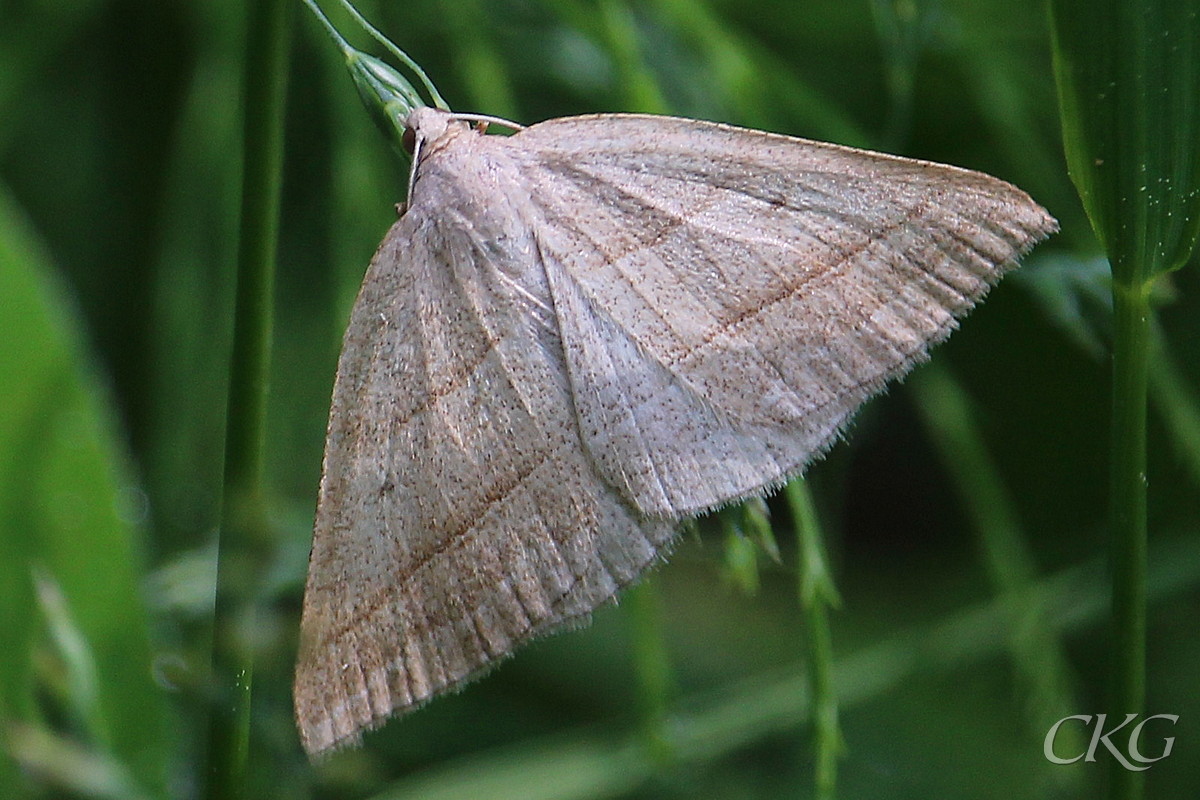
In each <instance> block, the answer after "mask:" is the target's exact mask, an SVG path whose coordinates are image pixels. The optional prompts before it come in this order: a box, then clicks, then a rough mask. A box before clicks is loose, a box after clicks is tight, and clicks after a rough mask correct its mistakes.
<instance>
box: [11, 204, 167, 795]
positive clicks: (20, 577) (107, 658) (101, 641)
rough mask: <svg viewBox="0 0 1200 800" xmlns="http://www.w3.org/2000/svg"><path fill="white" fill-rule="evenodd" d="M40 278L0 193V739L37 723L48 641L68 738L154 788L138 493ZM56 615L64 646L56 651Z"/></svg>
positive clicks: (159, 772) (155, 712)
mask: <svg viewBox="0 0 1200 800" xmlns="http://www.w3.org/2000/svg"><path fill="white" fill-rule="evenodd" d="M52 277H53V271H52V269H51V268H50V267H49V265H48V263H47V259H46V258H45V257H44V255H43V254H42V252H41V248H40V247H39V244H38V242H37V241H36V239H35V238H34V237H33V236H32V235H31V234H30V232H29V231H28V230H26V227H25V223H24V220H23V218H22V216H21V214H20V213H19V212H18V211H17V209H16V208H15V207H14V206H13V204H12V202H11V201H10V200H9V198H8V195H7V193H6V192H4V191H3V189H2V187H0V297H3V298H4V303H5V312H4V313H3V314H0V341H3V342H4V346H3V347H2V348H0V642H3V643H4V655H3V657H0V736H3V735H4V731H5V729H7V728H8V727H9V725H15V724H18V723H28V724H37V723H38V722H39V715H38V707H37V703H36V701H35V687H36V685H37V683H38V671H37V670H38V668H43V670H44V662H39V661H35V659H34V653H35V649H37V647H38V645H39V643H41V642H42V641H44V640H49V641H53V642H56V644H57V646H58V647H57V649H58V653H59V656H60V658H63V657H65V659H66V662H65V667H64V669H65V670H66V671H67V673H68V675H69V680H71V681H73V682H74V686H75V689H73V690H72V691H70V692H68V693H66V694H65V695H64V696H65V697H66V698H67V700H66V702H67V703H68V704H69V705H72V706H81V707H68V708H66V709H65V711H67V712H68V717H67V718H68V719H71V720H73V721H74V722H75V725H74V728H73V729H72V730H70V731H68V732H69V733H70V734H71V735H72V736H74V737H76V738H77V739H81V740H82V742H81V745H82V746H85V747H86V748H87V749H88V750H89V751H91V752H94V753H96V754H97V755H98V756H100V757H103V758H106V759H111V760H113V761H115V762H116V763H119V764H121V765H122V766H123V768H124V769H125V770H127V771H128V774H130V775H131V776H133V779H134V781H136V783H137V784H138V785H139V786H140V787H141V790H142V791H143V792H147V793H150V794H153V795H156V796H160V795H161V794H162V793H163V792H164V790H165V782H166V764H167V757H168V749H167V741H168V740H167V738H166V737H165V736H164V724H165V703H164V699H163V696H162V694H161V692H160V691H159V689H158V688H157V687H156V685H155V683H154V680H153V677H152V668H151V650H150V639H149V621H148V617H147V613H146V606H145V603H144V600H143V597H142V591H141V586H140V582H141V576H142V574H143V560H142V557H141V553H140V552H139V544H140V541H139V537H138V536H137V533H138V530H137V524H136V520H137V518H138V517H139V516H140V515H141V513H142V509H141V503H142V500H141V498H142V493H141V492H140V491H139V489H138V488H137V486H136V484H135V483H134V481H133V480H132V478H131V476H130V472H129V469H128V465H127V464H126V463H125V461H124V458H123V457H122V454H121V453H120V451H119V448H118V447H117V444H116V437H115V435H114V427H115V426H114V419H113V416H114V415H113V413H112V409H111V408H110V407H109V405H108V403H107V402H106V397H105V394H104V392H103V391H101V385H100V382H99V381H98V380H97V378H96V376H95V375H94V374H92V373H91V372H90V370H89V369H88V367H87V365H86V362H85V359H84V357H83V355H82V350H83V348H82V346H81V344H80V340H81V336H80V335H79V332H78V331H77V330H76V327H77V321H76V320H75V319H74V317H73V315H72V313H71V309H70V307H69V304H68V303H66V302H65V300H64V297H63V291H62V288H61V287H60V286H58V285H56V284H55V283H54V281H53V280H52ZM35 572H36V576H37V579H38V583H39V584H41V585H42V586H43V587H45V586H49V585H53V587H54V591H55V592H61V603H59V602H58V601H55V602H54V603H53V604H52V607H53V608H55V609H58V610H57V611H55V612H54V614H52V615H51V617H53V619H51V620H50V622H49V624H48V623H47V619H48V618H47V615H46V611H47V607H46V606H45V603H43V607H42V608H41V610H39V605H38V602H37V600H36V596H35ZM43 600H45V593H44V592H43ZM68 619H69V623H70V626H71V630H72V631H73V632H74V633H73V634H72V639H73V644H72V645H71V647H70V648H68V650H64V648H63V647H62V643H63V641H64V639H63V635H64V631H66V630H67V628H66V627H65V626H64V624H65V622H66V621H67V620H68ZM56 620H57V622H56ZM50 628H54V630H50ZM76 634H77V638H75V637H76ZM80 664H87V665H88V667H87V669H88V670H92V669H94V681H92V680H91V679H87V680H85V681H81V680H80V676H81V675H82V674H83V673H81V672H80V669H79V665H80ZM85 685H86V686H87V691H86V692H81V691H78V687H80V686H85ZM3 750H4V752H3V754H0V770H2V771H0V781H5V780H6V779H11V778H13V777H14V773H13V771H12V763H11V762H9V761H8V760H7V759H8V754H9V752H11V751H9V750H8V748H3ZM8 785H11V784H8ZM0 794H4V796H5V797H11V796H14V794H10V793H8V792H7V791H0Z"/></svg>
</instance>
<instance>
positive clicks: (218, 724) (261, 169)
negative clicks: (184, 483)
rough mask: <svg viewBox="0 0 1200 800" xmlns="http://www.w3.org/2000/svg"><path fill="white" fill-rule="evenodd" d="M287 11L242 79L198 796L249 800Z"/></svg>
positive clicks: (268, 20)
mask: <svg viewBox="0 0 1200 800" xmlns="http://www.w3.org/2000/svg"><path fill="white" fill-rule="evenodd" d="M290 9H291V3H290V2H288V0H259V1H258V2H253V3H251V4H250V5H249V6H248V8H247V12H248V16H247V19H248V29H247V38H246V46H247V50H246V61H245V73H244V86H245V106H244V109H243V114H244V118H243V129H242V140H243V144H242V147H243V151H242V152H243V166H242V170H243V172H242V201H241V212H240V218H241V226H242V227H241V232H240V234H239V241H238V256H237V289H236V295H235V297H236V299H235V307H234V330H233V353H232V358H231V362H230V376H229V402H228V413H227V416H226V433H225V470H224V487H223V497H222V508H221V533H220V540H219V543H218V553H217V593H216V602H215V613H214V621H213V674H214V678H215V680H216V682H217V683H216V696H215V702H214V705H213V709H212V714H211V718H210V723H209V739H208V743H209V751H208V759H209V760H208V765H207V767H208V771H207V775H206V776H205V778H206V780H205V790H204V796H205V797H206V798H209V800H227V799H228V798H237V797H245V796H246V794H247V777H248V776H247V770H248V761H249V738H250V702H251V695H252V687H253V670H254V661H253V649H252V647H250V646H249V644H248V642H239V639H240V638H241V637H238V636H236V634H237V633H238V632H239V630H241V631H243V632H244V631H245V630H246V629H245V627H244V626H246V625H247V622H251V623H252V621H253V601H252V600H251V594H252V592H251V591H250V589H249V586H250V584H251V581H252V580H253V578H254V575H255V565H256V564H261V563H263V560H264V559H263V558H262V555H261V553H262V551H263V550H264V549H265V547H266V545H267V533H268V530H267V523H266V512H265V508H264V498H263V486H262V472H263V443H264V439H265V428H266V404H267V376H268V367H269V362H270V350H271V302H272V287H273V284H274V273H275V249H276V239H277V230H278V224H279V198H280V188H281V175H282V173H281V166H282V162H283V107H284V95H285V77H286V71H287V55H288V38H289V29H290V24H289V23H290Z"/></svg>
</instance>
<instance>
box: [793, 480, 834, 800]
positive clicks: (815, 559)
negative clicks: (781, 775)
mask: <svg viewBox="0 0 1200 800" xmlns="http://www.w3.org/2000/svg"><path fill="white" fill-rule="evenodd" d="M784 495H785V497H786V498H787V501H788V506H789V507H790V508H791V511H792V524H793V525H794V526H795V528H796V540H797V550H798V554H799V565H798V566H799V587H798V588H799V593H800V606H801V608H802V609H803V611H804V630H805V635H806V642H805V644H806V649H807V651H808V675H807V677H808V692H809V698H810V702H811V709H812V724H813V751H814V758H815V760H816V770H815V774H814V776H813V784H814V788H815V795H814V796H815V797H816V798H817V800H834V798H835V797H837V762H838V758H839V757H840V756H841V754H842V751H843V750H844V749H845V744H844V740H843V739H842V730H841V724H840V722H839V714H838V696H837V688H836V686H835V685H834V675H835V674H836V673H835V666H834V659H833V635H832V633H831V632H830V627H829V610H830V609H831V608H837V606H838V605H839V604H840V602H841V600H840V598H839V597H838V593H837V588H836V587H835V586H834V583H833V575H832V574H831V573H830V571H829V561H828V559H827V558H826V556H825V546H824V544H823V542H822V538H821V529H820V526H819V524H818V522H817V512H816V507H815V506H814V505H813V500H812V494H811V493H810V492H809V490H808V485H807V484H806V483H805V482H804V480H803V479H800V478H798V479H796V480H794V481H792V482H791V483H789V484H788V485H787V487H786V488H785V489H784Z"/></svg>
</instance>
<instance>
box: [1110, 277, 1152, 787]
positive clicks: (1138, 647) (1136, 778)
mask: <svg viewBox="0 0 1200 800" xmlns="http://www.w3.org/2000/svg"><path fill="white" fill-rule="evenodd" d="M1113 313H1114V334H1115V338H1114V343H1113V390H1112V399H1113V411H1112V414H1113V416H1112V461H1111V481H1112V543H1111V564H1112V567H1111V568H1112V655H1111V658H1112V659H1113V665H1112V667H1113V668H1112V685H1111V688H1110V691H1111V698H1112V699H1111V703H1110V707H1111V712H1112V716H1113V717H1114V718H1115V719H1120V718H1122V716H1121V715H1124V714H1134V713H1138V714H1140V713H1141V712H1143V711H1144V710H1145V704H1146V536H1147V531H1146V396H1147V387H1148V381H1149V354H1150V304H1149V290H1148V284H1146V283H1140V284H1136V285H1131V284H1128V283H1123V282H1121V281H1119V280H1114V281H1113ZM1143 783H1144V776H1143V774H1142V773H1141V772H1137V771H1134V770H1130V769H1126V768H1125V767H1124V765H1122V764H1121V763H1120V762H1119V761H1117V760H1115V759H1114V760H1113V761H1112V762H1111V763H1110V769H1109V791H1110V795H1111V796H1112V797H1114V798H1120V800H1138V799H1139V798H1141V797H1142V796H1143Z"/></svg>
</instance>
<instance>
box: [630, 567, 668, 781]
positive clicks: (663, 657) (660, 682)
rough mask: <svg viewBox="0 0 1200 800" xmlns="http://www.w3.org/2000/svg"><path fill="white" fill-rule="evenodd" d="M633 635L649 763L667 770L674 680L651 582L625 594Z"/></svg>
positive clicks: (639, 702) (660, 612)
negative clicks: (668, 730) (668, 723)
mask: <svg viewBox="0 0 1200 800" xmlns="http://www.w3.org/2000/svg"><path fill="white" fill-rule="evenodd" d="M624 605H625V606H626V608H627V609H628V615H627V617H626V619H627V620H628V621H629V627H630V631H631V633H632V636H633V666H634V673H635V678H636V681H637V697H638V705H639V714H638V717H639V723H640V724H641V728H642V735H643V737H644V740H645V745H646V750H647V753H648V755H649V757H650V760H651V761H652V762H653V763H655V764H657V765H658V766H659V767H668V766H670V764H671V763H672V762H673V761H674V760H675V758H674V755H673V752H672V746H671V742H670V739H669V737H668V736H667V730H666V724H667V717H668V714H669V712H670V706H671V696H672V695H673V694H674V691H673V683H674V682H673V679H672V671H671V659H670V656H669V655H668V653H667V644H666V637H665V635H664V633H663V619H662V603H661V600H660V598H659V594H658V589H657V588H656V586H655V584H654V582H653V581H648V580H643V581H642V582H641V583H639V584H638V585H637V586H635V587H633V588H632V589H631V590H630V591H629V592H628V593H627V594H626V595H625V602H624Z"/></svg>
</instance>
